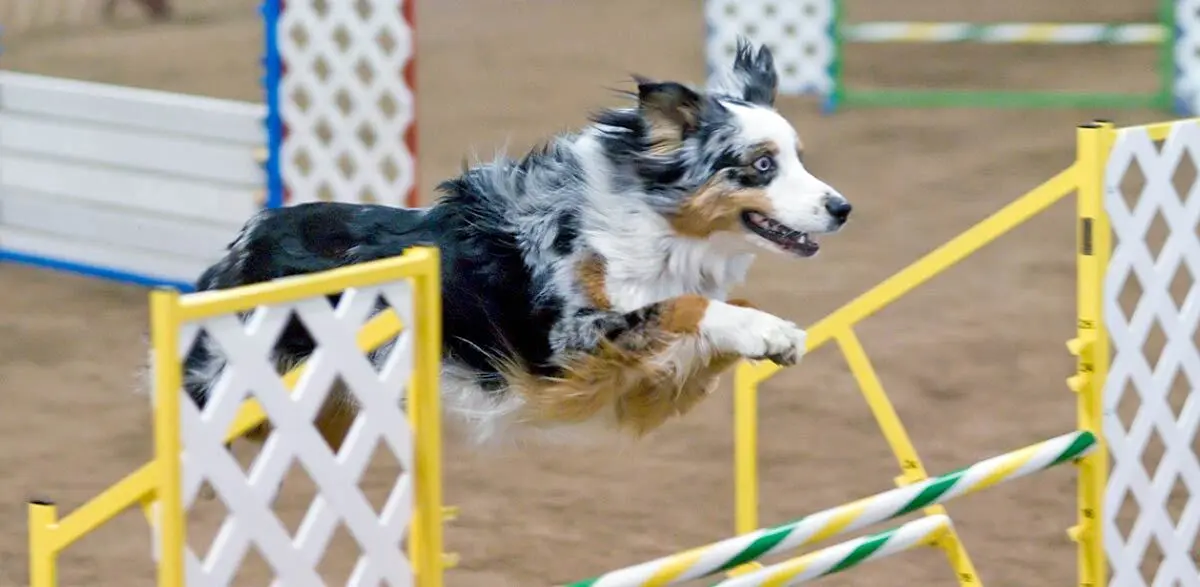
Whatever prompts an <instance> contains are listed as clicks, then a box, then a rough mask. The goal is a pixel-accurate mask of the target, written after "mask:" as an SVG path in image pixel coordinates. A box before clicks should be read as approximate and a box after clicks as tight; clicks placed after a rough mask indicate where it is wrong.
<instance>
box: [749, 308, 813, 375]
mask: <svg viewBox="0 0 1200 587" xmlns="http://www.w3.org/2000/svg"><path fill="white" fill-rule="evenodd" d="M771 317H772V318H775V317H774V316H771ZM775 320H776V322H775V323H774V324H769V325H768V326H767V327H766V328H765V329H764V331H763V332H762V333H761V337H762V347H763V352H761V353H757V354H755V353H746V354H745V357H746V358H748V359H755V360H762V359H766V360H769V361H771V362H772V363H775V364H776V365H779V366H780V367H790V366H792V365H795V364H796V363H798V362H800V357H802V356H804V349H805V345H806V344H807V343H808V340H807V339H808V334H807V333H805V332H804V331H803V330H801V329H800V328H797V327H796V325H795V324H793V323H791V322H788V321H787V320H782V319H779V318H775Z"/></svg>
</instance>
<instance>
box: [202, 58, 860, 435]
mask: <svg viewBox="0 0 1200 587" xmlns="http://www.w3.org/2000/svg"><path fill="white" fill-rule="evenodd" d="M636 81H637V93H636V100H637V102H636V105H633V106H631V107H628V108H618V109H610V110H604V111H601V112H599V113H598V114H596V115H595V116H594V117H593V118H592V124H590V125H589V126H587V127H586V128H584V129H583V130H581V131H579V132H577V133H570V134H562V135H560V136H556V137H554V138H552V139H551V140H550V141H549V142H547V143H546V144H544V145H543V146H541V147H539V148H537V149H534V150H533V151H531V152H529V153H528V154H526V155H525V156H523V157H521V158H519V159H515V160H513V159H508V158H503V157H500V158H497V159H496V160H493V161H491V162H489V163H483V164H479V165H477V166H474V167H470V168H468V169H465V170H464V171H463V172H462V174H461V175H459V176H457V177H455V178H453V179H449V180H447V181H445V182H443V183H442V184H441V185H440V186H439V190H440V191H441V193H442V195H441V197H440V199H438V200H437V201H436V203H434V204H433V205H431V206H430V207H428V208H419V209H404V208H393V207H385V206H372V205H355V204H342V203H310V204H302V205H296V206H291V207H285V208H280V209H273V210H266V211H263V212H261V213H259V214H258V215H257V216H255V217H254V218H252V219H251V220H250V221H249V222H248V223H247V224H246V225H245V227H244V228H243V229H242V231H241V233H240V234H239V235H238V237H237V239H236V240H235V241H234V242H233V243H232V244H231V245H230V246H229V250H228V253H227V254H226V255H225V257H224V258H223V259H221V260H220V261H219V262H217V263H216V264H215V265H214V266H212V267H211V268H210V269H208V270H207V271H206V272H205V273H204V274H203V275H202V276H201V278H200V280H199V283H198V286H199V289H201V290H212V289H221V288H231V287H236V286H241V285H246V284H251V283H258V282H263V281H268V280H272V279H276V278H281V277H286V276H292V275H297V274H303V273H309V272H314V271H322V270H327V269H333V268H335V267H340V266H344V265H349V264H352V263H359V262H364V261H371V260H375V259H381V258H385V257H392V256H395V255H399V254H400V253H402V252H403V251H404V250H405V249H406V248H409V247H412V246H416V245H435V246H437V247H438V248H439V249H440V251H441V257H442V263H443V266H442V291H443V294H444V301H443V303H442V306H443V310H444V314H443V320H444V322H443V329H444V340H445V343H444V349H443V357H444V373H443V376H442V382H443V397H444V399H443V404H444V405H445V408H446V410H447V413H448V414H450V415H451V416H456V418H454V422H453V423H457V424H462V425H465V429H466V431H467V432H469V433H470V436H472V437H474V438H475V439H476V440H479V441H486V440H496V439H505V438H507V439H520V438H521V437H523V436H525V435H526V434H528V433H533V434H534V435H536V436H542V435H545V434H547V433H551V434H552V436H555V437H556V436H557V435H558V433H561V432H563V431H572V430H580V429H585V428H595V427H601V428H608V429H612V430H620V431H625V432H628V433H630V434H632V435H633V436H640V435H642V434H645V433H647V432H649V431H651V430H654V429H655V428H657V427H659V426H660V425H662V424H663V423H664V422H666V421H667V420H668V419H670V418H672V417H673V416H677V415H681V414H684V413H686V412H688V411H689V410H691V409H692V408H693V407H695V406H696V404H697V402H699V401H700V400H702V399H704V398H705V397H706V396H707V395H708V394H709V393H710V392H711V391H712V390H713V389H714V387H715V384H716V380H717V377H718V376H719V375H720V374H721V373H722V372H723V371H726V370H728V369H729V368H730V367H732V366H733V365H734V364H735V363H736V362H737V361H738V360H739V359H742V358H750V359H768V360H771V361H774V362H775V363H778V364H780V365H791V364H793V363H795V362H796V361H797V360H798V358H799V357H800V355H801V354H802V353H803V352H804V343H805V333H804V331H803V330H801V329H799V328H797V327H796V325H794V324H793V323H791V322H789V321H787V320H785V319H783V318H779V317H776V316H773V315H771V314H768V313H766V312H763V311H761V310H757V309H755V308H754V307H753V306H752V305H751V304H750V303H748V302H746V301H742V300H731V299H728V295H729V293H730V289H731V288H733V287H734V286H736V285H738V284H739V283H741V282H742V281H743V280H744V279H745V276H746V272H747V270H748V269H749V267H750V264H751V262H752V260H753V254H752V251H753V248H752V247H747V246H745V243H746V241H749V242H751V243H753V244H757V245H761V246H763V247H765V248H767V249H769V250H772V251H776V252H780V253H784V254H787V255H794V256H797V257H810V256H812V255H814V254H816V253H817V249H818V245H817V240H816V236H817V235H820V234H823V233H830V232H834V231H837V230H838V229H840V228H841V227H842V225H843V224H845V222H846V220H847V217H848V216H849V214H850V204H849V203H848V202H847V200H846V199H845V198H844V197H842V196H841V195H840V194H839V193H838V192H837V190H835V189H833V188H831V187H830V186H829V185H827V184H826V183H824V182H823V181H821V180H819V179H817V178H816V177H814V176H813V175H812V174H811V173H809V171H808V170H807V169H805V167H804V163H803V152H802V145H801V142H800V139H799V137H798V136H797V133H796V131H795V129H793V127H792V125H791V124H789V123H788V121H787V120H785V119H784V118H783V116H781V115H780V114H779V113H778V112H777V111H776V110H775V109H774V101H775V95H776V88H777V81H778V80H777V74H776V71H775V65H774V60H773V58H772V56H771V52H770V51H769V49H767V48H766V47H762V48H759V49H757V50H755V49H754V48H753V47H752V46H751V45H750V44H749V43H748V42H746V41H744V40H742V41H740V42H739V46H738V49H737V52H736V56H735V59H734V63H733V65H732V68H731V69H730V70H729V71H728V72H726V74H725V75H724V78H723V79H721V80H719V81H718V82H716V83H714V84H713V85H712V86H711V87H709V88H707V89H706V90H704V91H699V90H696V89H692V88H690V87H688V86H686V85H683V84H680V83H676V82H669V81H652V80H648V79H643V78H637V79H636ZM312 350H313V342H312V340H311V339H309V338H308V336H307V334H306V333H305V332H304V331H303V329H302V328H300V329H297V328H292V329H289V330H288V331H285V335H284V337H283V339H282V340H281V341H280V342H279V344H278V346H277V348H276V357H275V358H276V360H277V361H278V362H279V363H280V364H281V365H291V364H295V363H296V362H297V361H299V360H302V359H303V358H304V357H305V356H306V355H307V354H308V353H311V352H312ZM223 365H224V360H223V358H222V357H221V356H220V353H219V351H218V350H217V349H216V348H215V347H214V346H211V345H200V346H198V347H197V348H196V350H194V351H193V352H192V353H191V354H190V355H189V356H188V357H187V360H186V364H185V369H186V377H185V386H186V388H187V390H188V392H189V393H190V394H191V396H192V397H193V398H194V399H195V400H196V401H197V402H198V403H200V404H203V403H204V401H205V397H206V395H207V394H208V392H209V389H210V387H211V386H212V385H213V383H214V381H215V379H216V376H217V375H218V374H219V373H220V370H221V368H222V367H223ZM326 408H327V409H326V410H324V411H323V412H322V415H321V416H320V417H319V418H318V424H319V426H320V427H321V428H322V433H323V434H324V435H325V436H326V439H327V440H329V441H330V442H331V444H334V445H335V446H336V445H338V444H340V440H341V435H342V434H344V433H345V430H346V427H347V426H348V424H349V422H350V421H351V420H352V418H353V414H354V400H353V399H352V396H351V395H350V394H349V393H346V392H344V391H342V392H341V393H338V394H335V399H334V400H331V403H330V405H329V406H326ZM263 432H265V431H263Z"/></svg>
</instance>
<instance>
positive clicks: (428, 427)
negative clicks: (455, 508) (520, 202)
mask: <svg viewBox="0 0 1200 587" xmlns="http://www.w3.org/2000/svg"><path fill="white" fill-rule="evenodd" d="M438 265H439V260H438V252H437V250H436V249H433V248H428V247H420V248H414V249H411V250H409V251H407V252H406V253H404V255H402V256H400V257H396V258H393V259H385V260H381V261H374V262H371V263H363V264H360V265H354V266H351V267H346V268H342V269H336V270H333V271H328V272H323V273H319V274H314V275H308V276H303V277H295V278H288V279H281V280H277V281H273V282H269V283H264V284H258V285H251V286H246V287H240V288H236V289H229V290H222V291H216V292H204V293H196V294H188V295H182V296H181V295H179V294H178V293H176V292H173V291H155V292H152V293H151V294H150V322H151V347H152V353H153V363H154V367H155V368H154V394H155V396H154V397H155V402H154V406H155V408H154V441H155V456H154V460H152V461H150V462H149V463H146V464H145V465H143V466H142V467H141V468H139V469H138V470H137V471H134V472H133V473H131V474H130V475H128V476H126V477H125V478H124V479H122V480H121V481H118V482H117V483H115V484H113V485H112V486H110V487H109V488H108V489H106V490H105V491H104V492H102V493H101V494H100V495H98V496H96V497H95V498H93V499H92V500H90V501H88V502H87V503H85V504H83V505H82V506H80V507H79V508H78V509H76V510H75V511H74V512H72V513H71V514H69V515H67V516H66V517H64V518H61V519H60V518H59V517H58V513H57V509H56V508H55V506H54V504H52V503H49V502H45V501H38V502H32V503H30V504H29V573H30V586H31V587H54V586H56V585H57V584H58V569H57V559H58V554H59V553H60V552H62V551H63V550H64V549H66V548H67V547H68V546H70V545H71V544H73V543H74V542H75V541H77V540H79V539H80V538H81V537H83V536H84V535H85V534H87V533H89V532H91V531H93V530H95V529H96V528H99V527H100V526H102V525H103V524H104V523H106V522H108V521H109V520H111V519H112V518H113V517H115V516H116V515H117V514H119V513H121V512H122V511H124V510H126V509H128V508H129V507H131V506H133V505H135V504H137V505H140V506H141V507H142V510H143V512H145V515H146V517H147V519H148V520H149V521H150V522H151V524H154V523H155V522H156V521H157V522H158V524H159V529H160V531H159V533H158V536H159V541H160V543H159V546H160V548H159V552H160V553H161V554H160V559H159V564H158V581H157V582H158V585H160V586H162V587H182V586H183V585H184V584H185V583H184V564H183V563H184V558H183V555H184V548H185V536H186V515H185V512H184V511H183V500H182V495H181V489H180V488H181V484H182V475H181V472H180V452H181V445H180V438H179V401H180V392H179V389H180V377H181V375H182V365H181V364H180V360H179V352H178V351H179V349H178V347H177V344H178V339H179V329H180V327H181V326H182V325H183V324H185V323H187V322H191V321H195V320H200V319H203V318H207V317H211V316H218V315H223V314H231V313H236V312H242V311H247V310H251V309H253V308H255V307H258V306H264V305H271V304H281V303H287V302H292V301H296V300H300V299H305V298H311V297H317V296H323V295H328V294H332V293H337V292H340V291H344V290H346V289H350V288H354V287H364V286H369V285H373V284H378V283H385V282H389V281H397V280H401V279H411V280H412V281H413V283H414V293H415V295H414V297H413V298H414V304H415V307H414V309H413V310H414V311H413V315H414V318H415V320H416V324H413V325H411V327H412V328H414V329H415V331H416V338H415V353H416V357H415V361H414V368H413V378H412V384H411V386H410V388H409V399H408V402H409V403H408V417H409V420H410V421H411V422H412V425H413V430H414V431H415V434H416V450H415V451H414V452H415V458H416V463H415V465H414V468H415V471H413V475H414V479H415V484H414V489H415V493H416V495H415V500H416V503H417V504H418V506H417V511H416V512H415V516H414V518H413V522H412V524H413V526H412V530H411V532H412V534H411V536H412V538H411V540H410V541H409V544H410V558H411V560H412V562H413V566H414V569H415V572H416V574H417V585H418V586H419V587H441V586H442V585H443V578H442V576H443V570H444V568H445V558H444V555H443V552H442V546H443V539H442V531H443V527H442V523H443V515H444V511H443V507H442V470H441V464H442V459H441V417H440V411H441V408H440V406H439V401H440V396H439V394H438V377H439V373H440V372H441V337H442V333H441V312H442V310H441V305H442V298H441V280H440V275H439V268H438ZM408 326H409V325H403V324H401V323H400V320H399V318H398V317H397V316H396V314H395V313H394V312H391V311H387V312H383V313H381V314H379V315H377V316H375V317H374V318H372V319H371V320H369V321H368V322H367V324H365V325H364V326H363V328H362V330H360V331H359V334H358V338H357V343H358V347H359V348H360V349H361V350H363V351H364V352H366V351H369V350H372V349H374V348H376V347H378V346H380V345H382V344H383V343H385V342H387V341H388V340H389V339H391V338H393V337H395V336H396V335H397V334H398V333H399V332H400V331H401V329H402V328H406V327H408ZM304 368H305V366H304V365H300V366H298V367H296V368H295V369H292V370H291V371H289V372H288V373H287V374H285V375H284V376H283V381H284V384H285V385H286V386H287V387H288V388H289V389H290V388H292V387H293V386H295V384H296V382H297V381H298V379H299V377H300V375H301V374H302V373H303V371H304ZM264 417H265V416H264V413H263V411H262V408H261V406H260V405H259V404H258V402H256V401H254V400H248V401H247V402H246V403H245V404H244V405H243V406H242V407H241V409H240V411H239V412H238V415H237V417H236V419H235V420H234V423H233V425H232V426H231V427H230V430H229V432H228V434H227V435H226V440H227V441H228V440H233V439H235V438H237V437H239V436H241V435H243V434H245V433H246V432H247V431H248V430H250V429H252V428H254V427H255V426H257V425H258V424H259V423H261V422H262V421H263V419H264Z"/></svg>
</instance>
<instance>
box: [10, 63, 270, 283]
mask: <svg viewBox="0 0 1200 587" xmlns="http://www.w3.org/2000/svg"><path fill="white" fill-rule="evenodd" d="M264 114H265V111H264V108H263V107H262V106H261V105H258V104H250V103H243V102H232V101H227V100H217V99H213V98H204V97H195V96H186V95H180V94H171V93H165V92H157V91H150V90H142V89H134V88H127V87H122V86H110V85H104V84H96V83H88V82H79V81H73V80H65V79H58V78H48V77H42V76H34V75H27V74H18V73H12V72H0V259H3V258H8V259H10V260H11V259H18V260H23V261H26V262H34V263H41V264H45V265H50V266H55V265H58V266H79V267H82V270H84V271H89V270H90V271H91V272H93V273H97V274H109V275H114V276H119V277H125V278H127V279H130V280H133V281H146V282H156V281H162V282H174V283H180V282H182V283H190V282H192V281H194V280H195V278H196V277H197V276H198V275H199V273H200V272H201V271H203V269H204V268H205V267H206V266H207V265H208V264H210V263H211V262H212V261H214V260H215V259H217V258H219V256H220V255H221V253H222V252H223V250H224V248H225V246H226V244H227V243H228V242H229V241H230V240H231V239H232V237H233V236H234V235H235V234H236V232H237V229H238V228H239V227H240V226H241V225H242V224H243V223H244V222H245V220H246V219H247V218H248V217H249V216H250V215H251V214H253V213H254V211H255V210H257V209H258V207H259V206H260V202H261V201H262V190H263V185H264V181H265V176H264V172H263V170H262V168H261V167H260V165H259V164H258V162H257V161H256V160H255V156H254V155H255V151H256V150H258V149H260V148H261V147H262V145H263V141H264V138H263V137H264V131H263V127H262V120H263V116H264ZM79 267H76V268H77V269H78V268H79Z"/></svg>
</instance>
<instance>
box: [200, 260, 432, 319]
mask: <svg viewBox="0 0 1200 587" xmlns="http://www.w3.org/2000/svg"><path fill="white" fill-rule="evenodd" d="M430 263H435V257H434V256H433V255H432V254H431V253H430V250H429V249H427V248H426V247H414V248H411V249H409V250H407V251H405V253H404V254H403V255H401V256H399V257H395V258H391V259H381V260H379V261H371V262H368V263H359V264H356V265H350V266H347V267H341V268H338V269H333V270H330V271H323V272H321V273H314V274H311V275H299V276H295V277H285V278H282V279H276V280H274V281H269V282H266V283H257V284H254V285H247V286H243V287H237V288H232V289H223V290H216V291H205V292H199V293H194V294H188V295H185V296H182V297H181V298H180V300H179V317H180V320H181V321H183V322H190V321H195V320H199V319H202V318H207V317H209V316H218V315H222V314H233V313H235V312H245V311H247V310H251V309H254V308H256V307H258V306H270V305H275V304H283V303H287V302H291V301H295V300H302V299H305V298H312V297H316V296H323V295H330V294H334V293H338V292H341V291H343V290H346V289H348V288H351V287H361V286H362V285H363V284H376V283H386V282H388V281H396V280H399V279H405V278H409V277H415V276H417V275H419V274H421V273H424V272H427V271H428V264H430Z"/></svg>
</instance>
